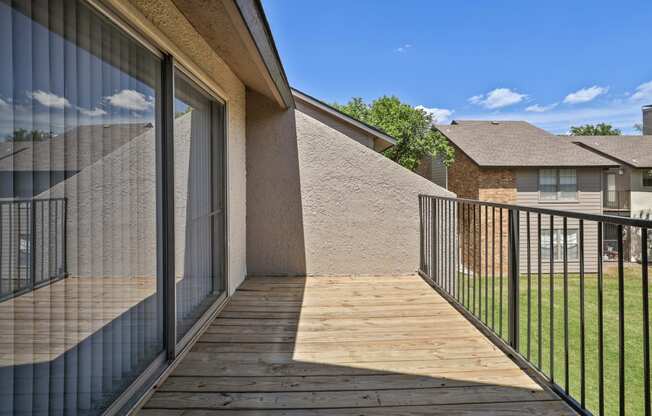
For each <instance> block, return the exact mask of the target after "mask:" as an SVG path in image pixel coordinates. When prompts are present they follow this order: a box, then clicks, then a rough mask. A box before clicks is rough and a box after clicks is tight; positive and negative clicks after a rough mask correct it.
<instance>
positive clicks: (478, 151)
mask: <svg viewBox="0 0 652 416" xmlns="http://www.w3.org/2000/svg"><path fill="white" fill-rule="evenodd" d="M437 129H438V130H439V131H440V132H441V133H442V134H443V135H444V136H445V137H446V138H447V139H448V140H449V142H450V144H451V145H452V146H453V147H454V149H455V161H454V162H453V164H452V165H451V166H449V167H448V168H446V167H445V166H443V165H442V164H441V163H439V164H436V163H434V164H433V166H432V167H431V168H430V169H431V171H432V172H437V174H436V175H435V174H433V175H432V177H433V179H434V178H436V177H445V178H446V182H447V183H446V184H445V185H447V188H448V189H449V190H450V191H452V192H454V193H456V194H457V195H458V197H460V198H468V199H478V200H481V201H491V202H498V203H505V204H516V205H522V206H532V207H541V208H552V209H560V210H568V211H575V212H586V213H595V214H600V213H602V206H603V205H602V198H603V192H602V188H603V185H602V172H603V170H604V169H606V168H610V167H614V166H615V165H616V164H615V162H613V161H612V160H609V159H607V158H605V157H602V156H600V155H598V154H596V153H594V152H591V151H589V150H587V149H584V148H582V147H580V146H577V145H575V144H574V143H571V142H569V141H565V140H560V139H559V138H558V137H557V136H554V135H552V134H550V133H548V132H546V131H545V130H542V129H539V128H537V127H535V126H533V125H531V124H529V123H527V122H524V121H453V122H452V123H451V124H450V125H438V126H437ZM442 171H443V172H444V173H442ZM442 185H444V184H442ZM471 209H472V208H471ZM500 211H501V210H500V209H498V208H496V209H491V208H490V209H487V210H486V211H485V209H484V208H483V209H482V210H481V212H475V213H474V215H476V216H475V217H474V216H473V215H471V216H470V217H468V216H465V213H464V212H461V213H460V221H461V226H462V227H470V228H473V227H475V228H476V230H479V231H480V234H481V236H482V237H481V238H480V239H479V241H469V242H468V244H467V243H464V242H463V243H462V244H463V247H462V249H463V250H465V249H466V250H467V251H469V252H470V254H469V255H468V259H469V260H468V262H466V264H468V265H469V267H472V268H473V269H474V270H476V271H477V272H478V273H480V274H481V275H486V274H489V275H492V273H491V267H492V262H491V261H486V259H490V258H495V260H494V261H495V263H494V264H493V267H494V269H495V270H498V269H499V268H500V261H501V260H502V263H503V269H504V273H506V271H507V258H506V256H507V247H506V244H507V242H506V241H507V239H506V238H503V247H502V249H503V250H502V253H503V255H502V257H501V256H500V251H501V250H500V249H501V247H500V242H499V241H500V235H501V233H502V234H503V237H506V235H507V212H506V211H504V210H503V218H502V226H501V222H500ZM471 212H473V211H471ZM467 217H468V220H467ZM474 218H475V221H474ZM519 220H520V233H521V235H522V236H523V237H522V238H521V246H522V247H521V250H520V253H521V255H520V259H519V260H520V268H521V271H522V272H524V273H525V272H527V264H528V255H527V247H526V246H525V244H526V243H525V241H526V238H524V237H525V236H526V234H527V223H528V218H527V214H525V213H523V214H521V217H520V219H519ZM538 220H539V219H538V217H537V215H536V214H531V215H530V219H529V222H530V235H531V236H532V240H531V241H532V242H533V244H532V245H531V246H530V256H529V260H530V265H531V270H532V272H533V273H534V272H536V265H537V260H538V250H539V247H538V245H539V244H538V241H539V239H538V237H537V230H538ZM474 224H475V225H474ZM552 228H553V230H552V234H553V238H552V246H553V247H554V249H553V256H554V263H557V262H559V264H560V265H561V264H562V257H561V256H562V251H563V244H564V243H563V241H564V239H563V229H562V223H561V219H558V220H556V221H555V222H554V224H553V227H552ZM541 230H542V232H541V243H540V245H541V251H542V254H541V259H542V263H543V270H544V271H546V270H548V267H549V265H548V263H549V259H550V251H549V250H550V246H551V238H550V234H551V231H550V220H549V218H547V217H546V216H543V217H542V218H541ZM492 231H493V232H494V234H493V237H492ZM566 238H567V244H568V252H569V270H570V271H573V270H577V269H578V268H579V262H578V261H577V260H576V258H577V257H578V253H577V250H578V238H579V235H578V224H575V223H573V221H570V222H569V223H568V232H567V236H566ZM584 243H585V246H586V247H595V246H596V244H597V226H596V225H595V224H586V226H585V234H584ZM473 253H479V254H476V255H477V257H478V258H476V256H474V254H473ZM586 254H587V256H586V271H587V272H591V271H593V270H595V268H596V266H597V261H596V260H597V251H595V250H591V251H588V250H587V253H586ZM480 259H481V260H480ZM478 260H480V261H478ZM557 270H561V269H557Z"/></svg>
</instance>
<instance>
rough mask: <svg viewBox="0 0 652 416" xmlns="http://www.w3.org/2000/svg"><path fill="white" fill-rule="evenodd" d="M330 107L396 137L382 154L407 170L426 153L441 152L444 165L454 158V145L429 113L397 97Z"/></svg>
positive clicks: (414, 165) (352, 100) (413, 168)
mask: <svg viewBox="0 0 652 416" xmlns="http://www.w3.org/2000/svg"><path fill="white" fill-rule="evenodd" d="M333 106H334V107H335V108H337V109H338V110H340V111H342V112H343V113H345V114H347V115H349V116H351V117H353V118H355V119H358V120H360V121H362V122H363V123H367V124H369V125H371V126H374V127H376V128H377V129H379V130H381V131H383V132H384V133H386V134H388V135H390V136H392V137H394V138H396V141H397V143H396V145H395V146H392V147H390V148H389V149H387V150H385V152H384V154H385V156H387V157H388V158H390V159H392V160H394V161H395V162H398V163H399V164H401V165H402V166H404V167H406V168H408V169H410V170H415V169H417V168H418V167H419V163H420V161H421V159H422V158H423V157H424V156H426V155H432V156H435V155H440V156H441V158H442V160H443V161H444V163H445V164H446V165H449V164H450V163H451V162H452V161H453V157H454V151H453V148H452V147H451V146H450V145H449V144H448V141H447V140H446V138H445V137H444V136H442V135H441V133H439V132H438V131H437V130H436V129H435V128H434V127H433V119H432V115H430V114H428V113H427V112H425V111H423V110H421V109H417V108H414V107H412V106H411V105H409V104H405V103H403V102H401V100H399V99H398V98H397V97H394V96H391V97H389V96H382V97H380V98H378V99H375V100H373V101H372V102H371V104H367V103H365V102H364V100H363V99H362V98H353V99H351V100H350V101H349V102H348V103H346V104H343V105H342V104H333Z"/></svg>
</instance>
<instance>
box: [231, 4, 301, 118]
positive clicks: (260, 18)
mask: <svg viewBox="0 0 652 416" xmlns="http://www.w3.org/2000/svg"><path fill="white" fill-rule="evenodd" d="M234 3H235V5H236V7H237V9H238V11H239V12H240V16H241V17H242V20H243V21H244V23H245V25H246V27H247V30H248V31H249V34H250V36H251V38H252V40H253V42H254V44H255V46H256V49H257V50H258V53H259V55H260V58H261V59H262V61H263V63H264V65H265V68H266V69H267V72H268V74H269V76H270V78H271V79H272V82H273V83H274V85H275V87H276V89H277V91H278V93H279V95H280V97H281V99H282V101H283V103H284V104H285V106H286V107H288V108H291V107H294V98H293V96H292V92H291V91H290V84H289V82H288V80H287V76H286V74H285V69H284V68H283V64H282V62H281V58H280V56H279V53H278V50H277V49H276V43H275V42H274V38H273V36H272V31H271V29H270V27H269V22H268V21H267V17H266V16H265V11H264V9H263V6H262V4H261V2H260V0H234Z"/></svg>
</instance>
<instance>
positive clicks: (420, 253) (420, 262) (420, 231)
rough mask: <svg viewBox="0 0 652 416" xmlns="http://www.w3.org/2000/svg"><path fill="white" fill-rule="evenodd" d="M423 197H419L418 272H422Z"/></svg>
mask: <svg viewBox="0 0 652 416" xmlns="http://www.w3.org/2000/svg"><path fill="white" fill-rule="evenodd" d="M424 257H425V256H424V255H423V197H422V196H421V195H419V270H420V271H422V272H423V269H424V267H423V263H424Z"/></svg>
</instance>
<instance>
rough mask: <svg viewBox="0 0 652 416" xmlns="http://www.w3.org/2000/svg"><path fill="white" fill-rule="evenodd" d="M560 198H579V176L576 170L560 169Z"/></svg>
mask: <svg viewBox="0 0 652 416" xmlns="http://www.w3.org/2000/svg"><path fill="white" fill-rule="evenodd" d="M559 197H560V198H562V199H576V198H577V176H576V171H575V169H559Z"/></svg>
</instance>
